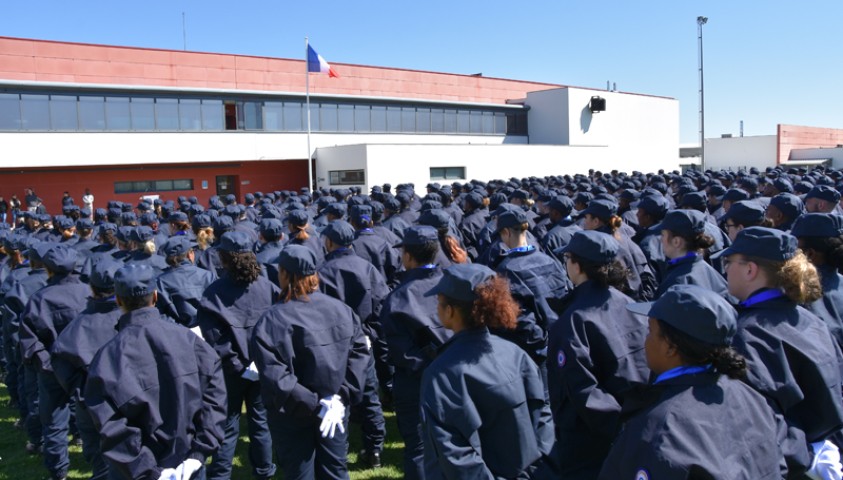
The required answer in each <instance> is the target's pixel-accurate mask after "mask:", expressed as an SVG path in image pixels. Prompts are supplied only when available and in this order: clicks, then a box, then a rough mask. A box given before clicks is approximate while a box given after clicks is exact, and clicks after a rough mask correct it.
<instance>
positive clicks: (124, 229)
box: [117, 225, 135, 242]
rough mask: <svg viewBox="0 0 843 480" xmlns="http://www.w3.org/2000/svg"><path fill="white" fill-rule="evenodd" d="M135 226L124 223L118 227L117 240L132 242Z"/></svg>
mask: <svg viewBox="0 0 843 480" xmlns="http://www.w3.org/2000/svg"><path fill="white" fill-rule="evenodd" d="M134 230H135V227H133V226H131V225H122V226H120V227H119V228H118V229H117V240H120V241H121V242H130V241H131V240H132V232H134Z"/></svg>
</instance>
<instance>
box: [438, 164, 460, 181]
mask: <svg viewBox="0 0 843 480" xmlns="http://www.w3.org/2000/svg"><path fill="white" fill-rule="evenodd" d="M430 179H431V180H463V179H465V167H430Z"/></svg>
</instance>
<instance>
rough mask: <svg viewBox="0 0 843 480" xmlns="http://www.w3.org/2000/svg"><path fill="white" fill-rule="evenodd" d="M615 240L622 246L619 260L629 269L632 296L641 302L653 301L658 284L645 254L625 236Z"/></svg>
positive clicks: (619, 251)
mask: <svg viewBox="0 0 843 480" xmlns="http://www.w3.org/2000/svg"><path fill="white" fill-rule="evenodd" d="M601 231H602V230H601ZM609 235H611V234H609ZM615 238H616V239H617V240H618V244H619V245H620V249H619V250H618V256H617V258H618V259H619V260H620V261H621V262H622V263H623V264H624V266H626V268H628V269H629V288H630V290H631V293H630V296H631V297H632V298H633V299H635V300H636V301H639V302H645V301H650V300H653V299H654V298H655V295H656V289H657V288H658V284H657V282H656V276H655V274H654V273H653V271H652V270H651V269H650V264H649V262H648V260H647V257H645V256H644V252H642V251H641V248H640V247H639V246H638V245H636V244H635V243H634V242H633V241H632V240H631V239H630V238H629V237H627V236H625V235H623V234H621V235H620V238H618V237H615Z"/></svg>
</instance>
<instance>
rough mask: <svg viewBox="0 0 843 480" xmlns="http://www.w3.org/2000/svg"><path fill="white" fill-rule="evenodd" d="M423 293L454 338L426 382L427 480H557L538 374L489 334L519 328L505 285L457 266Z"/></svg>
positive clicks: (487, 272)
mask: <svg viewBox="0 0 843 480" xmlns="http://www.w3.org/2000/svg"><path fill="white" fill-rule="evenodd" d="M426 295H428V296H431V297H432V296H435V297H436V298H437V307H436V310H437V315H438V317H439V318H440V319H441V321H442V324H443V325H444V326H445V327H446V328H448V329H449V330H451V331H453V332H454V336H453V337H452V338H451V339H450V340H448V342H447V343H445V344H444V345H443V346H442V347H441V348H440V349H439V353H438V355H437V357H436V359H435V360H434V361H433V362H432V363H431V364H430V366H428V367H427V369H425V371H424V375H423V377H422V386H421V420H422V425H423V428H424V455H425V474H426V478H430V479H436V478H446V479H478V478H553V477H552V476H551V472H552V470H551V469H550V464H551V463H552V462H551V460H550V458H549V454H550V452H551V449H552V448H553V443H554V438H553V421H552V418H551V413H550V407H549V405H548V403H547V400H545V394H544V384H543V381H542V377H541V374H540V373H539V369H538V367H537V366H536V364H535V363H534V362H533V361H532V360H531V359H530V357H529V356H528V355H527V354H526V353H525V352H524V351H523V350H522V349H521V348H519V347H518V346H517V345H515V344H513V343H511V342H508V341H506V340H503V339H501V338H499V337H498V336H496V335H493V334H491V333H490V332H489V329H490V328H494V329H496V330H503V329H512V328H514V327H515V324H516V322H517V319H518V313H519V310H520V307H519V306H518V304H517V303H516V302H515V300H514V299H513V298H512V296H511V295H510V293H509V285H508V282H507V281H506V280H505V279H504V278H502V277H498V276H497V275H496V274H495V272H494V271H492V270H491V269H489V268H488V267H486V266H483V265H479V264H460V265H454V266H452V267H450V268H448V269H446V270H445V272H444V275H443V276H442V277H441V279H440V280H439V282H438V283H437V284H436V285H435V286H434V287H433V288H432V289H430V290H429V291H428V292H426Z"/></svg>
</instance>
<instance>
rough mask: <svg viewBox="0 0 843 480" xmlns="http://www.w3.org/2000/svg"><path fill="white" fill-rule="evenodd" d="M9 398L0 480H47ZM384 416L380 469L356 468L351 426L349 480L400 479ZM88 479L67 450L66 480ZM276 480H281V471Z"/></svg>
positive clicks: (356, 440)
mask: <svg viewBox="0 0 843 480" xmlns="http://www.w3.org/2000/svg"><path fill="white" fill-rule="evenodd" d="M8 401H9V396H8V394H7V392H6V387H5V385H3V386H0V480H6V479H8V480H42V479H46V478H49V474H48V473H47V469H46V468H45V467H44V465H43V463H42V458H41V456H38V455H27V453H26V451H24V445H25V444H26V435H25V434H24V433H23V432H22V431H20V430H15V428H14V427H13V424H14V422H15V420H16V415H17V411H16V410H13V409H11V408H9V407H7V404H8ZM384 414H385V416H386V429H387V437H386V442H385V443H384V451H383V454H382V459H381V461H382V463H383V467H381V468H376V469H371V468H365V466H363V465H360V464H357V452H358V451H360V449H361V448H362V446H361V441H360V429H359V427H357V426H356V425H352V426H351V435H350V442H351V443H350V445H349V449H348V451H349V454H348V465H349V469H350V470H351V478H352V480H375V479H392V478H403V477H404V474H403V472H402V470H401V458H402V450H403V449H404V443H403V442H402V441H401V436H400V435H398V426H397V424H396V421H395V414H394V413H392V412H384ZM245 422H246V420H245V415H244V417H243V419H242V420H241V424H240V431H241V432H246V424H245ZM248 442H249V438H248V436H241V437H240V442H238V444H237V452H236V455H235V457H234V472H233V473H232V475H231V478H232V479H233V480H250V479H251V474H250V469H249V465H248V463H249V460H248V454H247V452H246V448H247V444H248ZM89 476H90V470H89V469H88V465H87V463H86V462H85V459H84V458H82V447H77V446H71V447H70V472H69V474H68V478H70V479H74V480H82V479H86V478H88V477H89ZM275 478H277V479H282V478H284V476H283V474H282V472H281V470H280V469H279V470H278V474H276V475H275Z"/></svg>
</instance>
